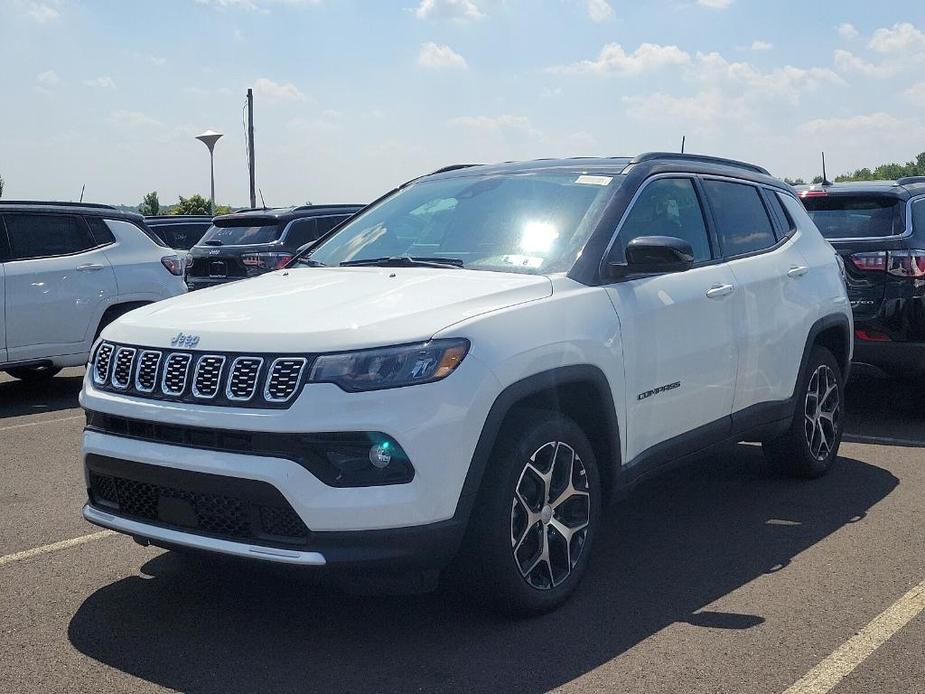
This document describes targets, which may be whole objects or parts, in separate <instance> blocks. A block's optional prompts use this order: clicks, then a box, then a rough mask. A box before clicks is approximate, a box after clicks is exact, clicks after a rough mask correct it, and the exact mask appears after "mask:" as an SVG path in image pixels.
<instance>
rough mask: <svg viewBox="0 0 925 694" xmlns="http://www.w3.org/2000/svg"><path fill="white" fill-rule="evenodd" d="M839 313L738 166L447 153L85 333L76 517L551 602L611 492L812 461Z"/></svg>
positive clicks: (584, 550)
mask: <svg viewBox="0 0 925 694" xmlns="http://www.w3.org/2000/svg"><path fill="white" fill-rule="evenodd" d="M851 320H852V318H851V309H850V307H849V305H848V301H847V298H846V294H845V286H844V283H843V281H842V276H841V273H840V270H839V265H838V263H837V260H836V257H835V253H834V251H833V249H832V247H831V246H830V245H829V244H828V243H827V242H826V241H825V240H823V238H822V237H821V236H820V234H819V232H818V230H817V229H816V227H815V226H814V225H813V223H812V222H811V221H810V219H809V217H808V216H807V214H806V212H805V211H804V209H803V207H802V206H801V204H800V203H799V201H798V200H797V199H796V197H794V193H793V191H792V189H791V188H790V187H789V186H787V185H785V184H783V183H782V182H781V181H779V180H778V179H775V178H772V177H771V176H770V175H768V173H767V172H766V171H765V170H764V169H761V168H759V167H756V166H752V165H749V164H743V163H740V162H734V161H730V160H724V159H716V158H712V157H704V156H696V155H678V154H661V153H654V154H646V155H642V156H639V157H636V158H635V159H629V158H610V159H590V158H589V159H569V160H540V161H533V162H527V163H508V164H501V165H496V166H455V167H447V168H446V169H441V170H440V171H437V172H435V173H433V174H431V175H428V176H424V177H421V178H418V179H415V180H413V181H411V182H409V183H407V184H405V185H403V186H401V187H399V188H398V189H396V190H394V191H392V192H390V193H389V194H387V195H385V196H384V197H382V198H381V199H379V200H378V201H377V202H375V203H374V204H372V205H370V206H369V207H368V208H366V209H365V210H363V211H361V212H360V213H359V214H358V215H357V216H356V217H354V218H353V219H352V220H351V221H349V222H347V223H346V224H345V225H344V226H342V227H340V228H339V229H338V230H335V231H334V232H332V234H330V235H328V236H327V237H325V238H324V239H322V240H321V241H320V243H319V244H317V245H315V246H314V247H313V248H311V249H310V250H309V251H308V252H307V253H306V254H303V255H302V256H301V257H298V258H296V259H295V261H294V262H293V263H292V264H290V266H289V267H288V268H286V269H283V270H280V271H276V272H272V273H269V274H267V275H264V276H261V277H259V278H256V279H253V280H248V281H245V282H241V283H236V284H234V285H228V286H224V287H220V288H215V289H209V290H205V291H202V292H197V293H194V294H191V295H188V296H186V297H179V298H176V299H171V300H168V301H165V302H162V303H160V304H157V305H155V306H150V307H147V308H143V309H140V310H137V311H134V312H132V313H130V314H128V315H126V316H124V317H123V318H121V319H120V320H118V321H116V322H115V323H113V324H112V325H110V326H109V327H108V328H107V329H106V330H105V331H104V332H103V335H102V338H101V340H100V341H99V342H98V343H97V345H96V347H95V351H94V354H93V359H92V363H91V364H90V368H89V369H88V372H87V376H86V380H85V383H84V390H83V393H82V395H81V403H82V405H83V407H84V408H85V409H86V410H87V427H86V431H85V434H84V439H83V461H84V467H85V472H86V483H87V488H88V492H89V501H88V503H87V505H86V507H85V508H84V517H85V518H86V519H87V520H89V521H91V522H92V523H96V524H98V525H101V526H104V527H107V528H112V529H115V530H118V531H120V532H123V533H127V534H129V535H132V536H134V537H135V538H136V539H137V540H138V541H140V542H142V543H151V544H155V545H158V546H164V547H172V548H195V549H199V550H209V551H213V552H222V553H226V554H231V555H237V556H241V557H251V558H254V559H262V560H266V561H276V562H289V563H291V564H299V565H304V566H312V567H325V570H332V569H336V568H340V567H352V568H354V569H356V568H359V569H361V570H362V571H363V573H365V574H368V573H369V572H370V571H371V570H372V569H377V570H380V571H382V572H387V571H394V570H395V569H397V568H402V569H415V570H418V569H428V570H430V571H431V572H433V569H434V568H438V569H439V568H442V567H445V566H447V565H448V564H449V562H450V561H451V560H452V559H453V558H454V557H456V556H457V555H460V556H461V557H464V559H465V560H464V561H460V562H459V566H462V567H466V568H474V569H475V570H474V571H472V572H471V573H472V574H473V575H472V578H473V579H475V580H476V581H478V582H479V584H480V585H482V586H484V589H485V593H486V594H487V595H490V596H492V597H493V598H495V599H496V600H497V601H498V603H499V604H500V605H501V606H503V607H505V608H507V609H512V610H516V611H519V612H528V613H529V612H539V611H543V610H548V609H551V608H553V607H555V606H556V605H558V604H560V603H561V602H563V601H564V600H565V599H566V598H567V597H568V595H569V594H570V593H571V592H572V591H573V590H574V589H575V587H576V585H577V584H578V582H579V581H580V579H581V577H582V575H583V574H584V573H585V571H586V568H587V564H588V558H589V555H590V551H591V549H592V545H593V543H594V540H595V536H596V535H597V534H598V533H599V532H600V531H601V527H600V526H601V521H600V517H601V516H600V514H601V509H602V507H603V505H604V503H605V501H606V500H607V499H608V497H612V496H614V495H615V492H616V491H617V490H619V489H621V488H625V487H627V486H629V485H632V484H634V483H635V482H637V481H639V480H640V479H642V478H643V477H644V476H646V475H649V474H651V473H653V472H655V471H657V470H660V469H662V468H665V467H667V466H670V465H672V464H675V463H678V462H681V461H684V460H686V459H690V458H692V457H694V456H695V454H701V453H703V452H704V451H706V450H708V449H709V448H710V447H712V446H714V445H715V444H719V443H724V442H730V441H733V442H734V441H740V440H752V441H760V442H762V444H763V445H764V448H765V450H766V452H767V455H768V458H769V459H770V460H771V461H772V462H773V463H774V464H775V465H777V466H779V467H780V468H782V469H783V470H785V471H787V472H790V473H793V474H796V475H800V476H804V477H814V476H818V475H821V474H823V473H824V472H826V470H827V469H828V468H829V467H830V466H831V465H832V464H833V463H834V461H835V458H836V454H837V451H838V446H839V441H840V438H841V434H842V416H841V415H842V389H843V384H844V380H845V374H846V371H847V369H848V365H849V363H850V361H851V337H850V336H851V334H852V324H851Z"/></svg>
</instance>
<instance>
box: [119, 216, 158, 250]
mask: <svg viewBox="0 0 925 694" xmlns="http://www.w3.org/2000/svg"><path fill="white" fill-rule="evenodd" d="M106 226H108V227H109V229H110V230H111V231H112V232H113V233H114V234H118V235H129V237H130V236H131V235H132V234H138V233H139V232H141V233H142V234H144V235H145V236H147V237H148V238H149V239H151V240H152V241H154V243H156V244H157V245H158V246H160V247H161V248H169V246H168V245H167V244H166V243H164V239H162V238H161V237H160V236H158V235H157V234H155V233H154V232H153V231H151V230H150V229H149V228H148V227H147V226H145V225H144V224H133V223H132V222H126V221H125V220H124V219H107V220H106Z"/></svg>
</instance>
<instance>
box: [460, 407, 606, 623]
mask: <svg viewBox="0 0 925 694" xmlns="http://www.w3.org/2000/svg"><path fill="white" fill-rule="evenodd" d="M569 470H570V471H571V477H569ZM601 498H602V489H601V481H600V474H599V472H598V467H597V461H596V460H595V457H594V451H593V449H592V447H591V444H590V443H589V442H588V439H587V437H586V436H585V435H584V433H583V432H582V430H581V429H580V428H579V427H578V425H577V424H575V422H573V421H572V420H571V419H569V418H568V417H565V416H563V415H561V414H558V413H555V412H548V411H543V410H530V411H522V412H520V413H518V414H516V415H514V416H513V417H512V418H511V419H510V420H509V421H508V422H506V424H505V426H504V427H503V429H502V432H501V434H500V435H499V439H498V442H497V444H496V445H495V449H494V451H493V452H492V455H491V458H490V460H489V463H488V468H487V469H486V471H485V476H484V478H483V480H482V486H481V490H480V492H479V496H478V498H477V500H476V506H475V507H474V508H473V510H472V515H471V518H472V520H471V523H472V526H471V527H470V533H469V536H468V538H467V543H466V548H465V549H464V552H463V556H462V560H463V562H464V570H466V571H467V574H469V576H470V578H471V577H472V575H471V572H469V571H468V569H472V570H473V571H474V573H475V576H474V578H475V579H476V581H477V586H478V588H479V589H480V591H481V595H482V596H483V597H488V598H489V599H490V600H491V601H492V602H493V603H494V604H495V606H496V607H497V608H499V609H500V610H501V611H503V612H508V613H512V614H517V615H524V616H526V615H534V614H541V613H544V612H549V611H550V610H553V609H555V608H556V607H558V606H559V605H561V604H562V603H564V602H565V601H566V600H567V599H568V597H569V596H570V595H571V594H572V593H573V592H574V591H575V589H576V588H577V587H578V584H579V583H580V582H581V579H582V577H583V576H584V574H585V572H586V570H587V566H588V557H589V555H590V551H591V546H592V544H593V540H594V536H595V534H596V533H597V531H598V527H599V525H600V507H601ZM566 533H567V535H566Z"/></svg>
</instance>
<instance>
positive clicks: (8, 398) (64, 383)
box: [0, 369, 83, 420]
mask: <svg viewBox="0 0 925 694" xmlns="http://www.w3.org/2000/svg"><path fill="white" fill-rule="evenodd" d="M82 385H83V370H82V369H81V370H76V369H68V370H67V371H65V372H64V373H62V374H58V375H57V376H55V377H54V378H52V379H51V380H49V381H47V382H45V383H26V382H24V381H17V380H14V379H7V378H5V377H4V378H3V380H2V381H0V420H3V419H5V418H6V417H21V416H23V415H30V414H39V413H41V412H57V411H58V410H70V409H73V408H75V407H78V406H79V403H78V401H77V396H78V395H80V388H81V386H82Z"/></svg>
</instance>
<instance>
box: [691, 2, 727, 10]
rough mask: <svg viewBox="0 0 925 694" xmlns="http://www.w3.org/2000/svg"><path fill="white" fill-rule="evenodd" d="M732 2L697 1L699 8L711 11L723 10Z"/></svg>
mask: <svg viewBox="0 0 925 694" xmlns="http://www.w3.org/2000/svg"><path fill="white" fill-rule="evenodd" d="M732 2H733V0H697V4H698V5H700V6H701V7H708V8H710V9H711V10H725V9H726V8H727V7H729V6H730V5H731V4H732Z"/></svg>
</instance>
